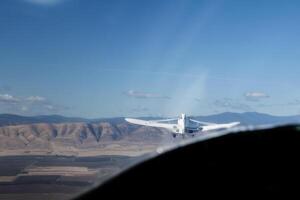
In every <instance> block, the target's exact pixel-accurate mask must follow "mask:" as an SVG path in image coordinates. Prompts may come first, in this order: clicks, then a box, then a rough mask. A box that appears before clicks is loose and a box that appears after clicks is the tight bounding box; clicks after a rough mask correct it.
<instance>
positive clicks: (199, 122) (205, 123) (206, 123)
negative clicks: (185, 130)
mask: <svg viewBox="0 0 300 200" xmlns="http://www.w3.org/2000/svg"><path fill="white" fill-rule="evenodd" d="M189 120H190V121H192V122H195V123H197V124H203V125H216V124H215V123H210V122H202V121H197V120H194V119H189Z"/></svg>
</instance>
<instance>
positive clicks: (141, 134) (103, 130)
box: [0, 122, 170, 156]
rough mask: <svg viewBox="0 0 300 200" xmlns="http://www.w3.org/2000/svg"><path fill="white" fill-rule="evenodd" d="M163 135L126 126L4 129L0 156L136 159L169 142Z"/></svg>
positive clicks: (42, 125) (1, 129)
mask: <svg viewBox="0 0 300 200" xmlns="http://www.w3.org/2000/svg"><path fill="white" fill-rule="evenodd" d="M166 133H167V132H166V131H165V130H161V129H157V128H149V127H142V126H133V125H129V124H128V123H126V122H122V123H118V124H112V123H109V122H101V123H93V124H91V123H82V122H81V123H60V124H52V123H38V124H25V125H16V126H4V127H0V155H20V154H22V155H23V154H29V155H31V154H39V155H45V154H50V155H52V154H55V155H79V156H80V155H82V156H92V155H105V154H110V155H111V154H118V155H137V154H141V153H145V152H149V151H153V150H154V149H155V148H156V147H158V146H159V145H161V144H162V143H165V142H166V141H167V140H169V139H170V135H169V134H166Z"/></svg>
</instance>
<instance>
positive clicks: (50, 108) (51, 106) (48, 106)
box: [45, 105, 54, 110]
mask: <svg viewBox="0 0 300 200" xmlns="http://www.w3.org/2000/svg"><path fill="white" fill-rule="evenodd" d="M45 108H46V109H48V110H54V106H53V105H45Z"/></svg>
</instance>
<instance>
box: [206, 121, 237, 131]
mask: <svg viewBox="0 0 300 200" xmlns="http://www.w3.org/2000/svg"><path fill="white" fill-rule="evenodd" d="M239 124H240V122H231V123H227V124H212V125H206V126H202V131H213V130H218V129H228V128H232V127H234V126H237V125H239Z"/></svg>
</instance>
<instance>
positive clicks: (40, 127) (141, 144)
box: [0, 112, 300, 156]
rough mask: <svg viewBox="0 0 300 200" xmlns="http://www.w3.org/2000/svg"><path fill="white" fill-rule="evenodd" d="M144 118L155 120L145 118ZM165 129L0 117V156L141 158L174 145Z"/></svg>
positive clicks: (257, 117)
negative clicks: (133, 156)
mask: <svg viewBox="0 0 300 200" xmlns="http://www.w3.org/2000/svg"><path fill="white" fill-rule="evenodd" d="M143 119H156V118H149V117H144V118H143ZM193 119H196V120H199V121H207V122H216V123H226V122H231V121H240V122H241V124H242V125H263V124H286V123H299V122H300V116H298V115H297V116H272V115H268V114H262V113H255V112H248V113H230V112H226V113H221V114H216V115H209V116H193ZM174 142H176V141H174V139H173V138H172V137H171V135H170V134H169V133H168V131H166V130H164V129H158V128H152V127H144V126H138V125H132V124H129V123H127V122H126V121H125V120H124V118H122V117H118V118H107V119H84V118H76V117H64V116H59V115H49V116H33V117H25V116H18V115H11V114H2V115H0V156H1V155H24V154H25V155H36V154H38V155H45V154H46V155H80V156H94V155H140V154H143V153H146V152H151V151H154V150H155V149H156V148H157V147H159V146H161V145H164V144H170V143H174Z"/></svg>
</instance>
